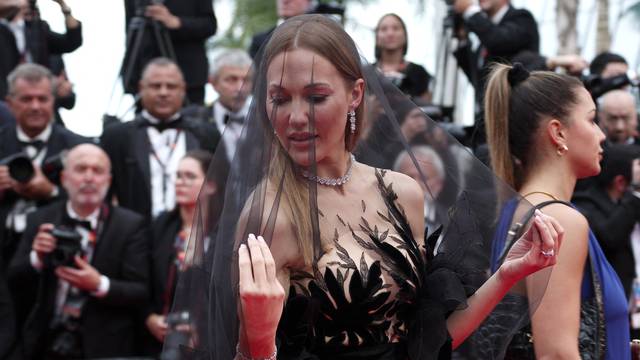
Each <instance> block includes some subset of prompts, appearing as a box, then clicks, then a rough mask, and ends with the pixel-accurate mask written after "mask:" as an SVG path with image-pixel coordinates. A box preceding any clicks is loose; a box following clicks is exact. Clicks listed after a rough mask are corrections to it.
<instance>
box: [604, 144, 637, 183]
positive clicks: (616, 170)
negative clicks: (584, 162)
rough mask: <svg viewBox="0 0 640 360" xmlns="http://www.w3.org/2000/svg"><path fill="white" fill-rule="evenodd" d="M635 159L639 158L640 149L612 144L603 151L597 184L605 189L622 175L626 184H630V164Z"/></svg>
mask: <svg viewBox="0 0 640 360" xmlns="http://www.w3.org/2000/svg"><path fill="white" fill-rule="evenodd" d="M636 158H640V147H639V146H637V145H629V144H613V145H610V146H607V147H606V148H605V149H604V154H603V158H602V163H601V164H602V170H601V171H600V175H598V183H599V184H600V185H601V186H604V187H607V186H609V185H610V184H611V181H613V179H614V178H615V177H616V176H618V175H622V176H623V177H624V178H625V179H626V180H627V181H628V182H631V164H632V162H633V159H636Z"/></svg>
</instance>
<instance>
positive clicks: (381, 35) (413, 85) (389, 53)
mask: <svg viewBox="0 0 640 360" xmlns="http://www.w3.org/2000/svg"><path fill="white" fill-rule="evenodd" d="M407 47H408V39H407V27H406V25H405V24H404V21H402V19H401V18H400V17H399V16H398V15H396V14H386V15H384V16H383V17H382V18H380V21H378V25H377V26H376V48H375V56H376V63H375V66H376V67H377V68H378V70H380V72H382V74H384V76H385V77H386V78H388V79H389V80H391V82H393V83H394V84H395V85H396V86H397V87H398V88H400V90H401V91H402V92H403V93H405V94H407V95H409V96H411V97H412V98H420V99H422V100H424V101H426V102H430V101H431V92H430V91H429V82H430V81H431V75H430V74H429V73H428V72H427V71H426V70H425V69H424V68H423V67H422V66H420V65H418V64H414V63H412V62H409V61H407V60H405V58H404V57H405V55H406V54H407Z"/></svg>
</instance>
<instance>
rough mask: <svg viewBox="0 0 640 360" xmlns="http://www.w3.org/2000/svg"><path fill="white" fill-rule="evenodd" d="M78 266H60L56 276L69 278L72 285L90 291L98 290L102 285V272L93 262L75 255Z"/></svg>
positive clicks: (64, 278)
mask: <svg viewBox="0 0 640 360" xmlns="http://www.w3.org/2000/svg"><path fill="white" fill-rule="evenodd" d="M73 259H74V262H75V266H76V268H72V267H69V266H58V267H57V268H56V276H58V277H59V278H60V279H62V280H67V281H68V282H69V283H70V284H71V285H73V286H75V287H77V288H79V289H82V290H85V291H89V292H94V291H97V290H98V287H99V286H100V273H99V272H98V270H96V269H95V268H94V267H93V266H91V264H89V263H88V262H86V261H85V260H84V259H83V258H81V257H80V256H79V255H76V256H74V258H73Z"/></svg>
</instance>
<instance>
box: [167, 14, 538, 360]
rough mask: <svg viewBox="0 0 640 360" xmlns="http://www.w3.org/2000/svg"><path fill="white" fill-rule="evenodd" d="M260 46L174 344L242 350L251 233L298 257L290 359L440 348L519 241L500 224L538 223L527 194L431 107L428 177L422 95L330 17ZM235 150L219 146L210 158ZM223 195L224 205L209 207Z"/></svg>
mask: <svg viewBox="0 0 640 360" xmlns="http://www.w3.org/2000/svg"><path fill="white" fill-rule="evenodd" d="M261 53H262V56H259V57H258V58H261V59H262V62H261V63H259V64H256V69H255V70H254V71H253V73H254V74H255V76H256V78H255V79H254V82H253V85H252V86H253V87H252V94H253V97H252V99H253V100H252V104H251V107H250V110H249V114H248V115H247V118H246V119H245V122H244V130H243V133H242V136H241V138H240V140H239V142H238V143H237V146H236V153H235V154H233V157H232V158H233V160H232V161H231V164H230V166H229V172H228V173H225V174H223V175H222V176H221V174H220V173H219V172H218V171H219V169H218V167H211V168H210V169H209V172H208V177H209V178H215V179H218V180H217V181H220V180H219V179H221V178H222V179H225V180H226V182H225V183H224V186H223V187H222V188H224V189H225V190H224V193H223V194H221V193H220V192H216V193H215V194H211V193H210V192H209V193H205V192H202V191H201V194H200V199H199V206H198V214H197V215H196V216H197V218H196V220H195V221H194V229H196V230H195V231H193V232H192V234H191V238H190V241H189V245H188V251H187V253H188V257H187V260H186V263H187V267H186V270H185V271H184V272H183V273H182V274H181V276H180V278H179V282H178V285H177V288H176V295H175V300H174V304H173V308H172V312H179V313H188V314H189V316H188V318H189V319H190V320H189V321H190V323H189V331H188V332H186V333H185V332H183V333H182V334H181V336H178V335H175V336H174V337H171V336H172V334H177V333H178V331H170V335H169V337H168V338H171V339H177V340H175V341H173V340H172V341H167V342H166V344H165V352H166V353H171V354H179V356H181V357H184V358H198V359H200V358H202V359H216V360H219V359H225V360H226V359H232V358H233V357H234V356H235V353H236V344H237V342H238V338H239V334H240V331H241V327H240V323H241V321H240V319H241V318H242V314H241V311H239V306H238V274H237V266H238V263H237V249H238V247H239V246H240V244H241V243H243V242H245V241H246V239H247V236H248V234H250V233H253V234H259V235H262V236H263V237H264V238H265V240H266V241H267V243H268V244H270V245H271V251H272V252H273V253H274V258H276V259H278V258H280V259H287V261H286V266H284V268H285V269H286V271H284V272H283V273H284V274H285V276H286V279H281V280H282V281H286V282H287V284H284V285H285V290H288V294H289V299H288V300H287V302H286V305H285V314H284V315H283V318H282V320H281V322H280V327H279V338H278V341H279V350H278V351H279V353H278V358H279V359H280V358H282V359H287V358H301V357H302V355H301V354H307V355H309V356H311V355H313V356H316V357H309V358H319V359H325V358H327V359H329V358H331V359H342V358H343V357H341V356H342V355H341V354H343V353H344V352H345V351H346V352H348V351H360V350H362V349H367V351H374V350H371V349H375V351H387V350H380V349H382V348H385V346H387V345H389V346H391V347H392V348H393V353H394V354H396V355H398V354H401V355H398V356H400V357H399V358H403V359H406V358H410V359H418V358H420V359H424V358H427V359H429V358H436V357H437V355H438V353H439V351H441V349H442V348H446V347H447V344H448V336H447V331H446V323H445V321H446V316H447V315H448V313H450V312H451V311H453V310H456V309H460V308H464V307H466V303H465V300H466V297H467V296H470V295H471V294H472V293H473V292H474V291H475V289H477V288H478V287H479V286H480V285H481V284H482V283H483V282H484V281H486V280H487V278H488V276H489V275H490V272H491V268H490V259H491V258H492V257H493V258H495V257H500V256H502V255H503V253H504V252H505V250H506V249H508V247H509V246H510V245H511V243H510V241H506V242H504V241H503V242H501V243H500V244H502V245H500V246H499V247H498V248H496V247H494V237H495V236H496V229H497V228H498V227H499V226H500V225H501V221H502V222H503V221H507V223H508V224H507V225H511V223H522V224H523V225H522V226H521V227H523V228H524V227H526V226H527V224H526V221H525V220H523V219H522V218H523V217H524V216H526V215H527V214H528V213H529V210H530V209H531V207H530V205H528V204H527V203H526V202H525V201H520V200H519V198H518V196H517V194H516V193H515V192H514V191H513V190H511V189H509V188H508V187H507V186H506V185H505V184H504V183H502V182H501V181H500V180H499V179H497V178H496V177H495V176H494V175H493V174H492V173H491V171H490V170H489V169H488V168H486V167H485V166H484V165H483V164H482V163H480V162H479V161H478V160H477V159H476V158H475V157H473V155H472V154H471V153H470V152H469V150H468V149H466V148H465V147H464V146H462V145H461V144H459V143H458V142H457V141H456V140H455V139H453V138H452V137H451V136H449V135H448V134H447V133H446V132H444V131H443V130H442V129H441V128H440V127H439V126H438V125H437V124H435V123H434V122H433V121H431V120H429V119H426V122H427V125H426V129H427V130H426V131H425V132H424V133H423V134H421V135H420V136H419V137H418V138H417V139H413V141H414V142H415V141H417V142H419V144H421V145H427V146H429V147H430V148H432V149H433V150H434V152H435V154H436V155H437V156H439V157H440V158H441V160H442V163H443V164H444V170H445V176H444V186H439V187H441V189H437V190H438V191H436V192H432V191H431V189H430V188H429V184H430V183H431V182H430V181H428V180H429V179H428V178H427V176H426V174H424V173H423V171H422V170H421V169H423V168H425V167H423V166H421V164H419V163H418V159H416V157H415V156H414V155H413V153H412V151H411V147H410V144H409V143H408V142H407V140H406V139H405V138H404V137H403V135H402V132H401V131H400V127H399V125H398V119H397V118H396V110H397V109H400V108H407V107H409V108H410V109H413V108H415V107H416V106H415V105H413V104H412V103H411V102H410V100H409V99H408V98H407V97H406V96H404V95H403V94H402V93H401V92H400V91H399V90H398V89H397V88H396V87H394V86H393V85H392V84H390V83H389V82H387V81H386V80H384V78H383V77H382V76H379V74H378V73H377V72H376V70H375V69H374V68H373V67H372V66H369V65H366V64H365V63H364V60H363V59H362V58H361V56H360V54H359V52H358V51H357V48H356V46H355V44H354V42H353V40H352V39H351V38H350V37H349V36H348V35H347V34H346V32H345V31H344V30H343V29H342V28H341V27H340V25H339V24H337V23H335V22H334V21H333V20H331V19H328V18H325V17H323V16H320V15H304V16H300V17H295V18H292V19H289V20H287V21H285V22H284V23H283V24H282V25H280V26H279V27H278V28H277V29H276V30H275V31H274V33H273V35H272V37H271V39H270V41H269V42H268V43H267V44H266V45H265V47H264V49H262V50H261ZM351 111H354V112H355V116H354V117H353V118H354V122H355V128H354V131H352V130H351V120H350V115H348V113H349V112H351ZM222 148H224V146H220V147H219V149H222ZM402 152H407V153H408V158H409V160H410V161H409V165H407V164H406V162H405V164H404V165H403V167H405V168H406V167H407V166H408V167H413V168H412V169H411V170H412V171H411V172H412V173H414V174H420V176H419V177H418V178H419V179H421V181H420V182H421V183H422V184H420V185H421V186H422V187H423V188H424V189H426V190H427V191H426V194H425V195H426V197H427V198H428V200H429V203H430V204H434V207H436V208H437V211H434V213H435V214H436V215H435V216H434V219H435V220H433V221H430V223H435V224H437V226H436V227H438V225H439V226H441V231H437V232H436V234H435V235H434V236H432V237H430V238H427V239H425V238H423V236H422V234H423V233H426V232H425V231H424V218H425V215H424V214H423V213H422V211H423V206H422V199H423V198H424V197H423V194H422V191H421V186H418V184H417V183H416V182H415V181H414V180H411V179H410V178H409V177H408V176H404V175H401V174H398V173H394V172H391V171H389V170H386V169H384V167H386V165H384V164H389V163H391V164H392V163H393V162H394V160H395V159H396V157H397V156H398V155H399V154H400V153H402ZM351 154H353V156H354V157H355V160H351V159H352V158H351ZM225 156H226V155H225V154H224V151H218V152H216V154H215V155H214V162H213V163H216V159H223V158H224V157H225ZM420 161H428V160H424V159H423V160H420ZM303 173H305V174H306V175H307V177H305V176H303ZM346 173H349V174H350V175H351V177H350V178H349V180H348V181H347V182H346V183H345V184H344V185H342V186H337V187H331V186H325V185H320V184H318V183H317V182H316V181H311V180H308V178H309V177H313V176H317V177H323V178H339V177H342V176H344V175H345V174H346ZM439 183H440V184H442V182H439ZM434 190H435V189H434ZM434 194H435V195H434ZM497 194H500V195H501V196H497ZM222 197H223V198H222ZM416 199H417V202H416ZM222 200H224V205H223V206H222V210H221V211H216V212H215V216H212V214H211V212H210V211H208V209H209V208H212V207H213V205H212V204H216V207H219V206H220V204H221V203H222ZM416 203H417V204H418V205H419V206H417V207H415V206H413V204H416ZM507 204H512V205H513V204H515V208H516V210H515V211H514V213H515V215H514V216H513V217H512V218H509V219H507V220H504V219H501V218H500V216H499V215H500V214H501V212H502V209H503V207H504V205H507ZM415 209H418V210H415ZM432 232H433V229H431V230H430V231H429V233H432ZM285 240H286V241H289V242H286V241H285ZM502 240H504V239H502ZM436 243H438V244H439V245H438V246H437V248H436ZM503 243H504V244H506V245H504V244H503ZM205 244H207V245H208V246H205ZM283 244H284V245H283ZM292 258H293V259H297V260H298V261H293V260H292ZM538 282H539V283H540V284H539V285H538V286H537V287H534V288H532V287H531V286H530V287H529V291H528V292H525V290H524V286H520V287H519V289H518V291H516V292H514V293H513V294H512V295H511V296H509V297H508V298H507V300H508V301H506V302H504V304H501V306H499V307H498V308H497V310H496V312H495V316H492V317H490V318H489V319H487V322H486V324H487V325H486V326H485V327H483V328H481V329H480V330H478V331H477V333H476V334H477V336H475V337H472V338H471V339H470V340H469V341H467V343H466V344H465V345H464V346H463V349H461V350H460V351H463V352H464V355H466V356H468V358H474V359H476V358H499V357H501V356H502V355H503V353H504V349H505V345H506V343H507V342H508V339H509V338H510V336H511V335H512V334H513V332H514V331H515V329H516V328H517V327H518V326H520V325H521V324H522V323H523V321H526V319H527V318H528V314H529V312H530V311H532V310H533V309H534V308H535V304H536V302H537V301H538V300H539V299H540V297H541V294H542V293H543V291H544V288H545V286H546V283H545V282H544V281H538ZM323 284H324V285H323ZM334 284H338V285H335V286H334ZM288 285H291V287H290V288H289V289H287V287H288ZM318 289H320V290H322V291H320V290H318ZM345 295H346V296H345ZM328 299H332V300H328ZM340 299H342V300H344V303H343V304H342V303H341V302H340V301H342V300H340ZM339 300H340V301H339ZM360 301H361V303H360ZM340 304H342V305H340ZM507 315H508V316H507ZM327 319H333V321H327ZM341 319H343V320H344V321H343V320H341ZM372 319H373V320H372ZM338 320H340V321H338ZM343 327H347V328H343ZM349 327H352V328H351V329H350V328H349ZM355 327H357V329H356V330H354V329H353V328H355ZM487 329H488V330H487ZM321 334H323V335H321ZM358 349H360V350H358ZM369 354H370V356H371V357H370V358H382V357H381V356H378V355H371V354H374V353H372V352H370V353H369ZM376 354H377V353H376ZM390 354H391V353H387V355H390ZM187 356H189V357H187ZM387 358H389V357H387ZM391 358H396V357H391Z"/></svg>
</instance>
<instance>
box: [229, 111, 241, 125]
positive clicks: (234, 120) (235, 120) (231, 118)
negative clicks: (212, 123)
mask: <svg viewBox="0 0 640 360" xmlns="http://www.w3.org/2000/svg"><path fill="white" fill-rule="evenodd" d="M243 121H244V116H237V115H233V114H230V113H227V114H226V115H225V116H224V124H225V125H227V124H228V123H237V124H242V122H243Z"/></svg>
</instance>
